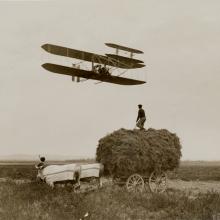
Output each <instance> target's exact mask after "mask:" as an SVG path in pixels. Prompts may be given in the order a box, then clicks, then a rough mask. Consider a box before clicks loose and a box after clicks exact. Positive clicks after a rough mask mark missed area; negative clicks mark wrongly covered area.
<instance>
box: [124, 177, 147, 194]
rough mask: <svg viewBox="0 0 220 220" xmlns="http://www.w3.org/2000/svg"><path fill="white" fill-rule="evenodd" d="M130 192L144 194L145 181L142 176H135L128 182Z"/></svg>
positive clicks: (127, 186) (129, 178)
mask: <svg viewBox="0 0 220 220" xmlns="http://www.w3.org/2000/svg"><path fill="white" fill-rule="evenodd" d="M126 188H127V190H128V192H142V191H143V190H144V180H143V178H142V176H141V175H139V174H137V173H136V174H133V175H131V176H129V177H128V179H127V181H126Z"/></svg>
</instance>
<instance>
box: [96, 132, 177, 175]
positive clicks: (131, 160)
mask: <svg viewBox="0 0 220 220" xmlns="http://www.w3.org/2000/svg"><path fill="white" fill-rule="evenodd" d="M180 157H181V145H180V141H179V138H178V137H177V136H176V134H173V133H171V132H169V131H168V130H166V129H160V130H155V129H152V128H150V129H148V130H143V131H140V130H126V129H123V128H122V129H119V130H117V131H114V132H113V133H111V134H108V135H106V136H105V137H103V138H101V139H100V140H99V144H98V147H97V151H96V160H97V162H100V163H102V164H103V165H104V172H105V174H107V175H112V176H115V177H117V176H120V177H121V176H129V175H131V174H133V173H141V174H145V175H149V174H150V173H151V172H153V171H155V170H156V171H158V170H160V171H167V170H173V169H174V168H176V167H178V166H179V161H180Z"/></svg>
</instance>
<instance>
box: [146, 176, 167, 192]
mask: <svg viewBox="0 0 220 220" xmlns="http://www.w3.org/2000/svg"><path fill="white" fill-rule="evenodd" d="M149 187H150V190H151V192H154V193H163V192H164V191H165V190H166V188H167V176H166V173H164V172H160V173H157V172H152V173H151V175H150V178H149Z"/></svg>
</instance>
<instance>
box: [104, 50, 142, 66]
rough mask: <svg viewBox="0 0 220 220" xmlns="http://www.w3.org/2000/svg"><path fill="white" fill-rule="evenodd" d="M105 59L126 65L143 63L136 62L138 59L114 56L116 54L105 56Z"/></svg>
mask: <svg viewBox="0 0 220 220" xmlns="http://www.w3.org/2000/svg"><path fill="white" fill-rule="evenodd" d="M105 55H106V56H107V57H110V58H112V59H115V60H117V61H120V62H122V63H127V64H128V65H129V64H131V63H132V64H138V63H144V62H143V61H142V60H138V59H133V58H129V57H124V56H120V55H116V54H109V53H107V54H105Z"/></svg>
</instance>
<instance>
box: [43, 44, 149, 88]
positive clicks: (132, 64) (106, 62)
mask: <svg viewBox="0 0 220 220" xmlns="http://www.w3.org/2000/svg"><path fill="white" fill-rule="evenodd" d="M106 46H108V47H111V48H114V49H115V50H116V53H115V54H105V55H99V54H95V53H90V52H85V51H81V50H75V49H70V48H66V47H62V46H57V45H53V44H44V45H42V48H43V49H44V50H45V51H47V52H48V53H51V54H55V55H59V56H64V57H70V58H74V59H78V60H81V61H82V62H84V61H86V62H89V63H91V69H90V70H85V69H81V68H80V66H79V65H75V64H73V66H72V67H68V66H63V65H58V64H53V63H44V64H43V65H42V67H43V68H44V69H46V70H48V71H50V72H53V73H57V74H64V75H69V76H72V79H73V81H74V80H75V79H76V81H77V82H81V78H84V80H88V79H91V80H98V81H99V82H107V83H114V84H119V85H140V84H144V83H146V82H145V81H142V80H137V79H131V78H126V77H122V76H121V75H122V74H124V73H125V72H126V71H127V70H130V69H137V68H142V67H144V66H145V65H144V62H143V61H141V60H139V59H134V55H135V54H143V52H142V51H140V50H137V49H132V48H129V47H125V46H121V45H117V44H113V43H106ZM119 51H123V52H129V53H130V57H127V56H121V55H119ZM116 69H122V70H123V72H122V73H121V74H118V75H113V72H114V71H115V70H116Z"/></svg>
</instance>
